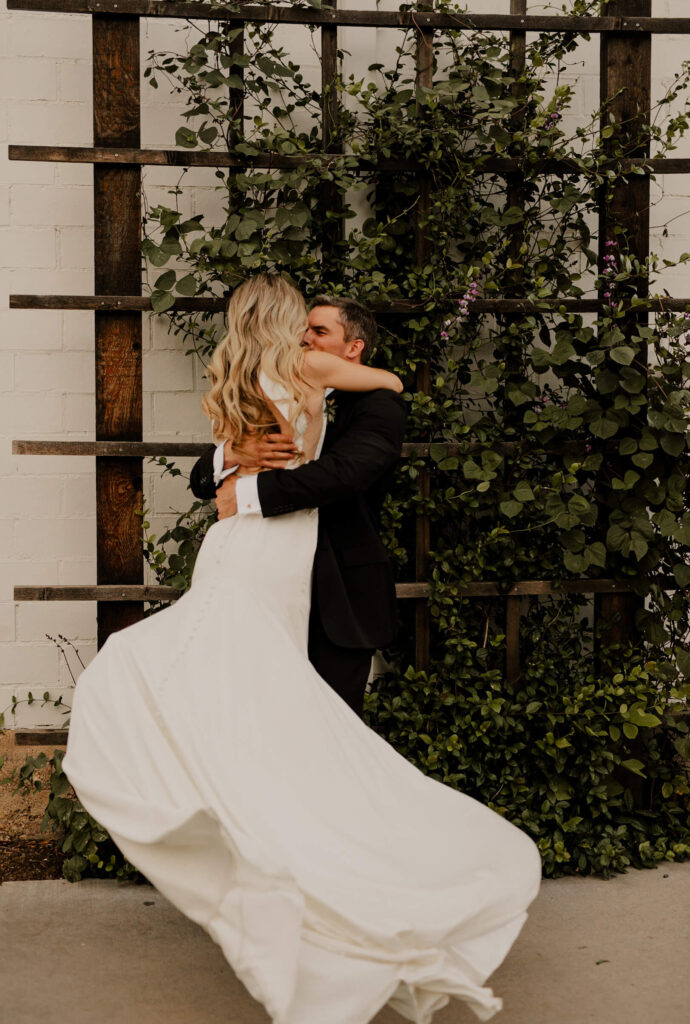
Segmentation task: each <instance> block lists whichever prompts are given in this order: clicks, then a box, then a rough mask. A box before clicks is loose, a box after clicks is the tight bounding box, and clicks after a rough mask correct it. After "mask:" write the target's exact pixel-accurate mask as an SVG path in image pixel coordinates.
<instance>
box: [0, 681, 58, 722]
mask: <svg viewBox="0 0 690 1024" xmlns="http://www.w3.org/2000/svg"><path fill="white" fill-rule="evenodd" d="M46 692H47V693H49V694H50V698H51V699H50V701H48V702H46V703H44V702H43V699H42V698H43V694H44V693H46ZM29 693H33V696H34V700H33V703H31V704H28V703H25V701H26V699H27V697H28V695H29ZM72 694H73V688H72V687H68V686H64V685H62V686H60V685H59V684H58V685H55V683H54V681H53V679H50V680H48V679H47V678H45V677H44V678H42V679H41V678H38V679H37V680H36V683H35V684H33V686H18V687H15V690H14V695H15V697H17V698H18V699H19V700H21V702H22V703H21V704H18V705H17V707H16V710H15V714H14V715H5V724H6V725H7V726H8V727H9V728H11V729H41V728H45V727H51V728H55V727H56V726H63V725H64V723H65V720H66V716H65V715H63V714H62V712H64V711H65V710H66V708H65V707H57V708H56V707H55V706H54V704H53V701H54V700H57V699H58V697H59V696H60V695H62V699H63V701H64V703H65V704H66V705H68V706H69V705H71V700H72Z"/></svg>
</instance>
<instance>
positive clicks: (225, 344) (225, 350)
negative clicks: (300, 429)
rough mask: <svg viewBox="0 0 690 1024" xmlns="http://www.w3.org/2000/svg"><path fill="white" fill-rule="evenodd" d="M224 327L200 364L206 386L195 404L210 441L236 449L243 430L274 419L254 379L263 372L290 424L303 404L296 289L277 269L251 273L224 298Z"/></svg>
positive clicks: (303, 313)
mask: <svg viewBox="0 0 690 1024" xmlns="http://www.w3.org/2000/svg"><path fill="white" fill-rule="evenodd" d="M227 325H228V327H227V331H226V332H225V335H224V336H223V337H222V338H221V340H220V341H219V342H218V344H217V345H216V348H215V351H214V353H213V356H212V357H211V361H210V362H209V364H208V366H207V367H206V377H207V378H208V380H209V381H210V384H211V386H210V389H209V391H208V392H207V393H206V394H205V395H204V397H203V398H202V399H201V408H202V409H203V411H204V414H205V415H206V416H208V418H209V419H210V421H211V424H212V427H213V440H214V442H215V443H218V442H219V441H222V440H223V439H224V438H226V437H228V438H230V440H231V441H232V444H233V448H236V449H238V448H239V447H240V446H241V443H242V441H243V440H244V439H245V438H246V437H247V436H249V435H251V436H252V437H263V435H264V434H266V433H267V432H268V431H269V430H270V429H271V427H273V426H274V425H275V423H276V418H275V414H274V412H273V411H272V409H271V407H270V406H269V405H268V403H267V400H266V396H265V395H264V393H263V391H262V390H261V386H260V384H259V374H260V372H261V371H262V370H263V372H264V373H265V374H266V375H267V376H268V377H269V378H270V379H271V380H273V381H276V382H277V383H280V384H282V385H283V386H284V387H285V388H286V390H287V393H288V396H289V397H290V399H291V403H290V415H289V416H288V417H287V419H288V422H289V423H290V425H291V427H293V428H294V426H295V423H296V421H297V419H298V417H299V416H300V415H301V413H302V412H303V411H304V408H305V405H306V388H305V380H304V377H303V374H302V365H303V361H304V349H303V348H302V347H301V342H302V337H303V335H304V331H305V329H306V325H307V308H306V305H305V302H304V299H303V298H302V296H301V294H300V293H299V292H298V291H297V289H296V288H294V287H293V286H292V285H291V284H289V283H288V282H287V281H286V280H285V279H284V278H282V277H280V276H279V275H278V274H256V275H255V276H254V277H250V278H249V279H248V280H246V281H244V282H243V283H242V284H241V285H240V286H239V287H238V288H236V289H235V291H234V292H233V293H232V296H231V297H230V301H229V303H228V310H227Z"/></svg>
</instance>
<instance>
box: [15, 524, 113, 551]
mask: <svg viewBox="0 0 690 1024" xmlns="http://www.w3.org/2000/svg"><path fill="white" fill-rule="evenodd" d="M14 527H15V530H14V549H15V552H16V555H17V556H19V557H22V556H24V557H25V558H40V559H45V558H51V557H52V558H83V557H84V556H87V557H94V556H95V553H96V529H95V518H94V528H93V530H90V529H88V524H87V523H85V522H84V520H83V519H81V518H79V519H76V518H74V517H70V518H68V519H60V518H51V519H43V520H41V519H19V520H17V521H16V522H15V524H14Z"/></svg>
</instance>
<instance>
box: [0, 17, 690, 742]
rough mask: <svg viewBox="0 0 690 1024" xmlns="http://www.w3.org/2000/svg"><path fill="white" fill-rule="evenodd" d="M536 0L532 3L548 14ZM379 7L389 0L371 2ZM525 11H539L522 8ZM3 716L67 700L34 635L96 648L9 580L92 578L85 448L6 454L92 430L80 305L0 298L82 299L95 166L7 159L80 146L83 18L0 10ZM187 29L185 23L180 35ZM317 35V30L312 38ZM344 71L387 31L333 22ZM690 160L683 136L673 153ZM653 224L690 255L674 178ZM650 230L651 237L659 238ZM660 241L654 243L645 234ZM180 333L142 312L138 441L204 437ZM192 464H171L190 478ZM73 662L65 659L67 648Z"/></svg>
mask: <svg viewBox="0 0 690 1024" xmlns="http://www.w3.org/2000/svg"><path fill="white" fill-rule="evenodd" d="M341 5H342V6H343V7H349V8H358V7H367V8H370V9H374V8H375V3H374V0H343V2H342V4H341ZM468 6H470V7H472V6H474V8H475V9H476V10H480V9H481V10H489V9H491V10H495V11H507V10H508V9H509V0H491V2H489V0H482V2H481V3H480V2H477V3H475V4H469V5H468ZM547 6H548V5H547V4H544V5H542V8H546V7H547ZM380 7H381V8H382V9H389V10H395V9H397V7H398V4H397V3H395V2H393V0H383V3H381V5H380ZM686 7H687V0H655V2H654V10H653V13H654V14H655V15H657V16H673V15H677V16H682V15H685V14H687V10H686ZM529 9H530V12H535V13H536V12H537V11H538V10H539V9H540V5H539V4H537V3H530V5H529ZM0 19H1V23H0V55H1V56H2V58H3V59H2V61H1V62H0V142H2V157H1V160H0V395H1V398H0V408H1V410H2V413H1V418H0V435H1V440H0V494H1V495H2V497H1V498H0V561H1V563H2V566H3V570H2V575H1V576H0V711H1V710H3V708H4V707H5V706H6V705H8V704H9V703H10V700H11V697H12V695H13V694H14V695H15V696H17V697H19V698H21V697H24V696H25V695H26V693H27V692H28V691H29V690H31V691H32V692H33V693H34V696H38V697H40V696H41V695H42V693H43V691H44V690H46V689H47V690H50V692H51V694H52V695H53V696H54V697H57V696H58V695H59V694H60V693H63V695H64V697H65V699H66V700H67V701H68V700H69V684H70V676H69V672H68V670H67V667H66V665H65V664H64V660H63V659H62V658H61V657H60V656H59V653H58V651H57V648H56V647H55V646H54V644H53V643H52V642H51V641H50V640H48V639H47V637H46V634H51V635H53V636H54V635H56V634H58V633H62V634H64V635H65V636H67V637H69V638H70V639H72V640H74V642H75V644H76V645H77V647H78V648H79V650H80V653H81V655H82V657H83V659H84V661H85V662H87V663H88V661H89V659H90V658H91V657H93V654H94V653H95V632H96V622H95V606H94V605H92V604H91V603H79V602H45V603H44V602H14V601H13V598H12V594H13V587H14V586H16V585H21V584H50V583H61V584H68V583H69V584H75V583H91V582H93V581H94V580H95V481H94V460H93V459H92V458H80V457H76V456H74V457H67V456H64V457H62V456H60V457H58V456H42V457H38V456H36V457H28V456H13V455H12V454H11V441H12V439H13V438H34V439H49V438H55V439H69V438H84V439H90V438H93V430H94V398H93V377H94V368H93V315H92V314H91V313H85V312H60V311H31V310H14V311H9V309H8V300H7V296H8V295H9V294H10V293H11V292H30V293H39V294H40V293H59V292H64V293H76V294H80V293H81V294H89V293H90V292H92V290H93V239H92V222H93V204H92V193H91V182H92V170H91V167H90V166H88V165H66V164H47V163H46V164H39V163H37V164H30V163H10V162H9V161H8V160H7V159H6V149H5V144H6V143H7V142H12V143H16V144H41V145H49V144H55V145H72V146H80V145H82V146H89V145H91V144H92V124H91V117H92V113H91V101H90V90H91V21H90V18H89V17H88V16H82V15H73V16H63V15H49V14H40V15H39V14H30V13H24V12H7V11H6V9H5V8H4V3H3V9H2V11H1V12H0ZM180 27H181V26H180V23H177V22H174V21H165V20H162V19H150V20H148V21H142V35H141V50H142V57H145V55H146V53H147V52H148V50H150V49H161V48H165V47H170V48H173V49H174V48H176V47H177V46H178V45H179V42H180V38H181V37H180V35H179V34H178V31H177V30H178V29H179V28H180ZM193 31H194V30H193V29H190V28H188V27H186V26H185V27H184V28H183V32H184V33H185V34H187V35H189V34H190V33H193ZM281 33H282V37H283V38H285V39H286V40H288V42H289V44H290V49H291V55H292V57H293V59H295V60H297V61H300V62H301V63H302V65H303V69H304V71H305V74H307V75H309V76H310V78H311V79H312V80H313V81H314V83H315V84H317V83H318V82H319V69H318V66H317V62H316V59H315V56H314V53H313V52H312V51H311V49H310V40H309V33H307V32H305V31H303V30H290V29H287V30H284V29H281ZM314 38H315V42H317V43H318V36H315V37H314ZM341 45H342V47H343V48H344V49H345V50H347V51H349V52H350V56H347V57H346V68H345V70H346V74H347V73H349V72H350V71H351V70H353V71H356V72H357V73H361V72H362V71H363V70H364V69H365V68H366V66H367V65H368V64H370V63H372V62H374V61H382V62H389V61H390V60H391V59H392V57H393V56H394V54H393V49H394V46H395V33H394V32H391V31H388V30H377V31H375V32H367V31H365V30H360V29H346V30H344V31H343V32H342V36H341ZM686 53H687V41H686V40H684V39H682V38H679V37H673V36H667V37H660V38H658V39H657V40H656V41H655V45H654V64H653V76H654V89H655V95H657V96H659V95H660V94H661V91H662V89H663V88H665V87H666V86H667V85H668V83H669V81H670V79H671V77H672V72H673V70H675V69H676V68H679V67H680V65H681V62H682V60H683V59H684V58H685V57H686ZM598 59H599V58H598V38H596V37H594V38H593V39H592V40H591V42H590V43H589V44H586V45H583V47H582V49H581V51H580V56H579V58H578V60H579V61H580V63H577V64H575V65H574V66H573V67H571V68H570V69H568V70H567V71H566V72H565V74H564V78H563V80H568V81H575V80H577V98H576V101H575V104H574V107H573V113H572V116H571V117H570V119H569V122H568V127H570V126H571V125H573V124H574V123H575V118H584V117H587V115H588V113H590V112H591V111H592V110H593V109H594V108H595V107H596V105H597V103H598V95H599V85H598V70H599V68H598ZM179 123H180V119H179V107H178V104H177V103H176V101H175V98H174V97H171V96H170V95H169V94H168V92H167V90H166V87H165V85H164V83H163V82H161V85H160V88H159V89H158V90H157V91H156V90H153V89H151V88H150V87H149V86H148V85H147V83H146V82H143V83H142V145H144V146H153V147H155V146H161V147H162V146H166V147H169V146H170V145H171V144H172V143H173V139H174V133H175V129H176V127H177V126H178V124H179ZM688 154H690V139H688V140H686V141H685V142H684V143H682V145H681V147H679V149H678V150H677V152H676V154H675V155H678V156H681V155H688ZM178 178H179V171H178V170H177V169H171V168H148V169H146V170H145V183H146V189H147V194H148V197H149V200H150V202H151V203H152V204H154V203H155V202H157V201H159V200H161V199H167V196H166V189H167V188H170V187H171V186H172V185H174V184H175V183H176V181H177V180H178ZM214 183H215V181H214V178H213V174H212V172H210V171H207V170H198V171H193V172H190V173H189V174H188V175H187V176H186V177H185V179H184V185H185V196H184V201H183V202H184V208H185V212H187V213H189V214H193V213H198V212H201V211H203V212H205V213H206V214H207V215H208V216H209V217H213V216H214V214H216V215H218V216H219V215H220V206H221V199H220V197H219V195H218V194H217V193H215V192H214V190H213V185H214ZM654 191H655V199H658V203H657V205H655V206H654V209H653V211H652V224H653V225H661V224H662V223H663V222H664V221H666V220H668V219H669V218H671V217H673V218H676V219H674V220H673V222H672V224H671V226H670V230H669V238H668V239H666V240H664V241H663V251H664V253H665V254H666V255H669V256H676V255H680V253H681V252H684V251H685V250H690V215H686V208H687V209H690V201H689V200H688V181H687V180H686V179H685V178H672V179H668V180H666V181H664V180H663V179H660V180H659V182H658V183H657V185H656V186H655V189H654ZM658 234H660V231H657V235H658ZM655 242H656V245H657V248H661V245H662V240H661V238H657V239H656V240H655ZM663 283H665V284H666V285H667V287H668V288H669V290H670V291H671V293H672V294H674V293H675V294H677V295H680V294H683V295H690V283H689V282H688V275H687V273H686V272H685V271H675V272H674V271H670V272H668V273H667V274H666V275H665V277H664V278H663ZM184 348H185V346H184V343H183V342H182V340H181V339H180V338H179V337H175V336H174V335H172V334H170V335H169V334H168V333H167V331H166V328H165V324H164V323H162V322H160V321H157V320H153V321H152V322H151V323H149V324H148V325H147V326H146V328H145V338H144V356H143V358H144V436H145V437H146V438H148V439H152V440H153V439H160V440H186V441H206V440H208V439H209V438H210V428H209V424H208V421H207V420H206V419H205V417H204V416H203V414H202V412H201V407H200V397H201V394H202V393H203V391H204V390H205V381H204V379H203V377H202V372H201V369H202V368H201V366H200V365H199V364H198V363H196V364H195V362H194V360H193V359H192V358H191V357H189V356H185V355H184ZM192 461H193V460H191V459H180V460H178V464H179V466H180V468H181V469H182V470H183V472H185V473H188V471H189V469H190V468H191V465H192ZM144 479H145V494H146V501H147V504H148V506H149V509H150V516H149V518H150V520H151V524H152V532H153V533H155V534H160V533H161V532H162V530H163V529H165V528H166V527H167V526H168V525H170V524H171V522H172V521H173V519H174V510H176V511H182V510H184V509H185V508H187V507H188V505H189V503H190V502H189V492H188V491H187V489H186V484H185V482H184V481H183V480H180V479H179V478H177V479H172V478H170V477H169V476H165V477H161V476H160V474H159V473H158V471H157V470H155V471H152V470H151V468H150V466H149V464H148V462H145V464H144ZM72 664H73V665H75V666H76V665H77V663H76V659H74V658H72ZM62 721H63V717H62V715H61V714H60V712H59V709H58V710H56V709H54V708H52V706H50V705H48V706H47V707H45V708H41V707H40V701H39V702H38V703H35V704H34V705H32V707H31V708H28V707H27V706H26V705H25V704H24V705H21V709H20V713H19V714H18V716H17V718H16V721H15V723H14V724H19V725H26V726H33V725H45V724H51V723H52V724H61V723H62Z"/></svg>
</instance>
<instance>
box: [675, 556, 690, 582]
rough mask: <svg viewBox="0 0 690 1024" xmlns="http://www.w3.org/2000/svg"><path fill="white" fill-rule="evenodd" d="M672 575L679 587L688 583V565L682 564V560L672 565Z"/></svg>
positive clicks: (689, 568) (689, 573) (689, 570)
mask: <svg viewBox="0 0 690 1024" xmlns="http://www.w3.org/2000/svg"><path fill="white" fill-rule="evenodd" d="M673 575H674V576H675V579H676V583H677V584H678V586H679V587H687V586H688V585H690V565H684V564H683V563H682V562H679V563H678V564H677V565H674V566H673Z"/></svg>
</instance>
